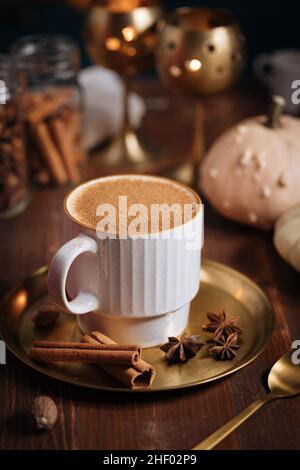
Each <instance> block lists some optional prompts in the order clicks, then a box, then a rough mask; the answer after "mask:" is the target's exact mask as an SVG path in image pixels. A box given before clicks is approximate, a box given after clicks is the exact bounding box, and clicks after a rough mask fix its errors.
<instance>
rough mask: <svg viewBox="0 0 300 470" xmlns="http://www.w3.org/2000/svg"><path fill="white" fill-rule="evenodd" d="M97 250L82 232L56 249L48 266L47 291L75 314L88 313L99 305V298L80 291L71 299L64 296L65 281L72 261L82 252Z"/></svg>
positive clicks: (58, 303) (94, 244)
mask: <svg viewBox="0 0 300 470" xmlns="http://www.w3.org/2000/svg"><path fill="white" fill-rule="evenodd" d="M97 251H98V245H97V242H96V241H95V240H94V239H93V238H91V237H89V236H87V235H85V234H83V233H80V234H79V235H78V236H77V237H75V238H73V239H72V240H70V241H68V242H67V243H65V244H64V245H63V246H62V247H61V248H60V249H59V250H58V252H57V253H56V255H55V256H54V258H53V260H52V261H51V263H50V266H49V272H48V291H49V295H50V296H51V297H52V299H53V300H54V302H55V303H56V304H57V305H58V306H59V307H61V308H63V309H66V310H68V311H69V312H71V313H76V314H83V313H88V312H90V311H91V310H96V309H98V308H99V307H100V301H99V299H98V298H97V297H96V296H95V295H93V294H91V293H89V292H80V293H79V294H78V295H77V296H76V297H75V298H74V299H73V300H71V301H69V300H68V299H67V296H66V281H67V277H68V273H69V270H70V267H71V265H72V263H73V261H75V259H76V258H77V257H78V256H80V255H81V254H83V253H93V254H96V253H97Z"/></svg>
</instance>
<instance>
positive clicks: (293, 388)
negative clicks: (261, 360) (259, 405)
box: [268, 351, 300, 398]
mask: <svg viewBox="0 0 300 470" xmlns="http://www.w3.org/2000/svg"><path fill="white" fill-rule="evenodd" d="M292 356H293V351H289V352H287V353H286V354H284V356H282V357H281V358H280V359H278V361H277V362H276V363H275V364H274V366H273V367H272V369H271V370H270V373H269V377H268V386H269V389H270V391H271V393H272V395H275V396H277V397H278V398H279V397H290V396H293V395H297V394H298V393H300V365H297V364H295V362H293V361H292Z"/></svg>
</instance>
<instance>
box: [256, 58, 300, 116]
mask: <svg viewBox="0 0 300 470" xmlns="http://www.w3.org/2000/svg"><path fill="white" fill-rule="evenodd" d="M253 69H254V73H255V74H256V76H257V77H258V78H259V80H260V81H261V82H263V83H264V84H265V85H266V86H267V87H268V88H269V91H270V93H271V94H272V95H280V96H283V98H284V99H285V100H286V106H285V110H286V112H288V113H290V114H299V112H300V105H299V104H297V103H293V101H292V95H293V93H294V91H295V89H294V87H293V83H294V82H295V81H296V80H300V50H297V49H279V50H277V51H275V52H273V53H272V54H261V55H259V56H258V57H256V58H255V60H254V63H253Z"/></svg>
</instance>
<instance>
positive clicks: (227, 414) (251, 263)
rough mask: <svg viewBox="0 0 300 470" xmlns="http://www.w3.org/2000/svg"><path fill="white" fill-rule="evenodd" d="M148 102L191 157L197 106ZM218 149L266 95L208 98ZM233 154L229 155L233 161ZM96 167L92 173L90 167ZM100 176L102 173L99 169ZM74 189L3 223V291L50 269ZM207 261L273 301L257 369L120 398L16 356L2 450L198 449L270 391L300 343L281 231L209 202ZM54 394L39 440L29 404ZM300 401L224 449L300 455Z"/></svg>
mask: <svg viewBox="0 0 300 470" xmlns="http://www.w3.org/2000/svg"><path fill="white" fill-rule="evenodd" d="M135 87H136V89H137V90H138V91H139V92H140V93H141V94H143V95H144V96H145V97H146V103H147V106H148V111H149V112H148V115H147V117H146V118H145V121H144V126H143V131H142V134H143V135H144V137H147V138H148V139H150V140H152V141H154V142H160V143H161V144H163V145H165V146H166V147H167V148H169V149H170V151H171V153H172V154H175V153H177V154H180V153H181V154H182V155H186V154H187V150H188V148H189V145H190V143H191V135H192V123H193V107H192V103H189V102H188V101H186V100H182V99H177V98H176V99H171V100H170V99H169V97H168V96H167V95H166V92H165V90H164V89H163V88H162V86H161V85H159V84H158V82H156V81H152V80H148V81H143V82H142V81H141V82H136V84H135ZM205 105H206V119H205V120H206V128H207V132H206V139H207V144H210V143H211V142H212V141H213V140H214V139H215V138H216V137H217V136H218V135H219V134H220V133H221V132H222V131H223V130H224V129H226V128H227V127H228V126H229V125H231V124H233V123H236V122H238V121H239V120H240V119H241V118H243V117H246V116H248V115H253V114H256V113H260V112H263V111H264V109H265V97H264V95H263V93H262V92H261V90H258V89H257V87H254V86H253V84H252V83H251V82H247V81H245V80H244V81H243V82H242V84H241V85H239V86H238V87H236V88H235V89H234V90H233V91H230V92H227V93H225V94H223V95H220V96H218V97H213V98H211V99H210V100H206V102H205ZM224 158H226V155H224ZM90 171H91V170H90ZM93 171H94V170H93ZM65 192H66V189H64V188H62V189H56V190H53V189H50V190H34V191H33V192H32V199H31V203H30V205H29V207H28V209H27V210H26V211H25V212H24V213H23V214H21V215H20V216H19V217H16V218H14V219H11V220H7V221H1V222H0V293H1V294H4V293H5V292H6V291H7V290H8V289H9V288H11V287H12V286H13V285H14V283H15V282H17V281H20V280H22V279H23V278H24V277H26V276H28V275H29V274H30V273H31V272H32V271H33V270H34V269H36V268H38V267H39V266H41V265H44V264H46V263H48V262H49V261H50V259H51V257H52V256H53V254H54V253H55V251H56V250H57V248H58V247H59V245H60V243H61V237H62V229H61V213H62V212H61V207H62V199H63V196H64V193H65ZM204 256H205V257H207V258H210V259H214V260H216V261H219V262H222V263H225V264H227V265H229V266H231V267H233V268H235V269H238V270H240V271H241V272H242V273H243V274H246V275H247V276H249V277H250V278H251V279H252V280H254V281H255V282H257V283H258V285H259V286H260V287H261V288H262V289H263V290H264V291H265V292H266V294H267V295H268V296H269V298H270V300H271V302H272V303H273V306H274V308H275V312H276V319H277V323H276V328H275V331H274V335H273V339H272V341H271V343H270V344H269V345H268V347H267V349H266V350H265V351H264V352H263V353H262V354H261V356H260V357H259V358H258V359H257V360H256V361H255V362H254V363H252V364H250V365H249V366H247V367H246V368H244V369H243V370H241V371H239V372H237V373H236V374H234V375H232V376H230V377H228V378H225V379H224V380H220V381H217V382H215V383H211V384H209V385H207V386H199V387H196V388H193V389H189V390H182V391H175V392H172V393H169V394H161V395H159V394H155V395H152V394H151V395H142V396H141V395H118V394H112V393H100V392H97V391H93V390H86V389H80V388H77V387H75V386H71V385H68V384H65V383H60V382H58V381H55V380H52V379H49V378H48V377H45V376H43V375H42V374H40V373H38V372H36V371H34V370H31V369H30V368H29V367H27V366H25V365H24V364H22V363H21V362H20V361H19V360H17V359H16V358H14V357H13V356H12V355H11V354H9V353H8V357H7V364H6V366H4V365H3V366H0V392H1V407H0V449H128V450H130V449H148V450H150V449H152V450H154V449H190V448H191V447H192V446H193V445H195V444H196V443H198V442H199V441H200V440H202V439H203V438H204V437H206V436H208V435H209V434H210V433H212V432H213V431H215V430H216V429H217V428H219V427H220V426H222V425H223V424H224V423H226V422H227V421H228V420H229V419H231V418H232V417H233V416H234V415H236V414H237V413H239V412H240V411H242V410H243V409H244V408H245V407H246V406H247V405H249V404H250V403H251V402H253V401H254V400H256V399H257V398H258V397H261V396H262V395H263V394H264V393H265V389H264V377H265V373H266V371H267V370H268V369H269V368H270V367H271V366H272V365H273V363H274V362H275V361H276V360H277V358H279V357H280V356H281V354H283V353H284V352H285V351H286V350H287V349H288V348H289V347H290V345H291V341H292V339H297V338H300V278H299V274H297V273H296V272H295V271H293V270H292V268H290V267H289V266H287V265H286V264H285V263H284V262H283V261H282V260H281V259H280V258H279V256H278V255H277V254H276V252H275V250H274V247H273V244H272V234H271V233H262V232H260V231H257V230H254V229H250V228H246V227H241V226H239V225H237V224H234V223H231V222H229V221H226V220H224V219H223V218H221V217H220V216H219V215H217V214H216V213H215V212H213V211H212V210H211V209H210V208H209V207H208V206H207V207H206V217H205V246H204ZM39 394H46V395H50V396H51V397H53V398H54V400H55V401H56V403H57V405H58V408H59V419H58V423H57V425H56V426H55V427H54V428H53V430H52V431H51V432H48V433H44V434H35V433H33V432H31V431H30V430H29V429H28V425H27V424H26V423H27V421H26V419H25V415H26V411H27V409H28V405H29V403H30V400H31V399H32V398H33V397H35V396H36V395H39ZM299 422H300V398H293V399H289V400H278V401H276V402H274V403H271V404H269V405H267V406H265V407H264V408H263V409H261V410H260V411H259V412H257V413H256V415H254V416H253V417H252V418H251V419H250V420H249V421H248V422H246V423H245V424H244V425H242V426H241V427H240V428H239V429H238V430H237V431H236V432H234V433H233V434H232V435H231V436H229V437H228V438H227V439H226V440H225V441H224V442H223V443H222V444H221V445H219V446H218V448H219V449H282V448H285V449H300V430H299Z"/></svg>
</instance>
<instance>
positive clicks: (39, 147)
mask: <svg viewBox="0 0 300 470" xmlns="http://www.w3.org/2000/svg"><path fill="white" fill-rule="evenodd" d="M11 53H12V56H13V58H14V60H15V63H16V64H17V68H18V71H19V73H20V75H21V76H22V78H23V80H24V81H26V87H27V90H28V92H27V94H26V97H25V100H24V113H25V130H26V144H27V157H28V162H29V169H30V174H31V178H32V180H33V182H35V183H36V184H38V185H41V186H49V185H58V186H60V185H65V184H68V183H71V184H72V183H73V184H76V183H78V182H79V181H80V179H81V169H82V164H83V162H84V159H85V154H84V151H83V145H82V132H81V130H82V129H81V114H82V113H81V111H82V107H81V96H80V89H79V85H78V81H77V75H78V71H79V67H80V58H79V50H78V48H77V46H76V44H75V43H74V42H73V41H72V40H71V39H69V38H67V37H65V36H60V35H40V34H38V35H32V36H26V37H23V38H21V39H19V40H17V41H16V42H15V43H14V44H13V45H12V48H11Z"/></svg>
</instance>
